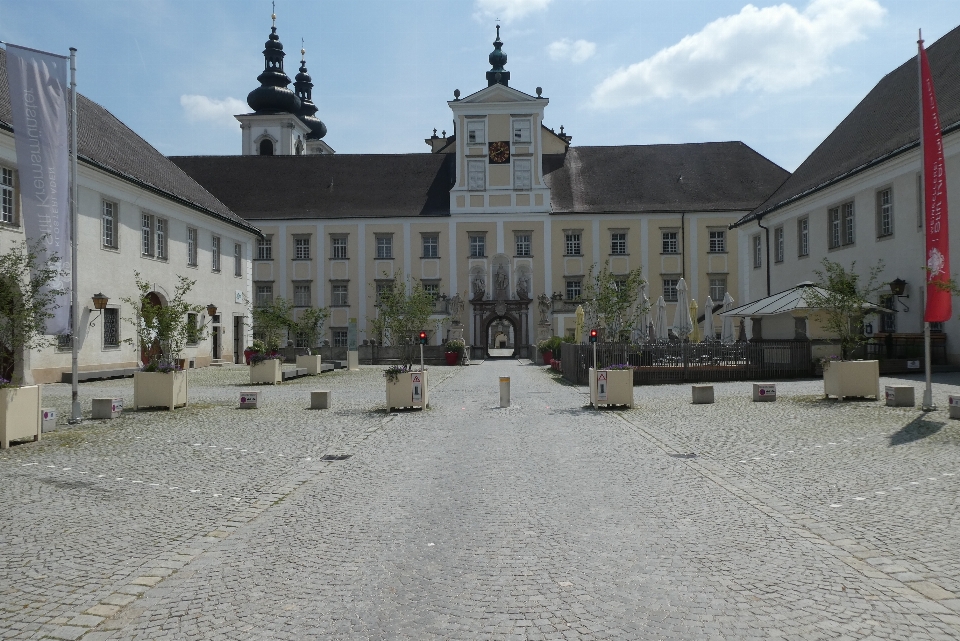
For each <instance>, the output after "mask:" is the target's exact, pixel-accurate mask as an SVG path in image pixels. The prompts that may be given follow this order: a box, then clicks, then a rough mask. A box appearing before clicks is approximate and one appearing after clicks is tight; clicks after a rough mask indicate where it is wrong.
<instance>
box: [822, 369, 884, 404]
mask: <svg viewBox="0 0 960 641" xmlns="http://www.w3.org/2000/svg"><path fill="white" fill-rule="evenodd" d="M823 395H824V396H826V397H827V398H829V397H831V396H836V397H837V399H838V400H841V401H842V400H843V399H844V398H846V397H848V396H872V397H873V398H876V399H879V398H880V363H879V361H829V362H827V363H826V364H825V365H824V366H823Z"/></svg>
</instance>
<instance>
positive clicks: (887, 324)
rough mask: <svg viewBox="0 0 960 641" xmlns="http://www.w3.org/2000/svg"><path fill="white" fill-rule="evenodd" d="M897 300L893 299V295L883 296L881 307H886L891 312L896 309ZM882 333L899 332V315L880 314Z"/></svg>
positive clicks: (881, 297)
mask: <svg viewBox="0 0 960 641" xmlns="http://www.w3.org/2000/svg"><path fill="white" fill-rule="evenodd" d="M895 300H896V299H895V298H894V297H893V294H883V295H881V296H880V307H885V308H887V309H889V310H893V309H894V307H893V306H894V301H895ZM880 331H881V332H889V333H891V334H892V333H894V332H896V331H897V315H896V314H880Z"/></svg>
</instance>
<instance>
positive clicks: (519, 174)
mask: <svg viewBox="0 0 960 641" xmlns="http://www.w3.org/2000/svg"><path fill="white" fill-rule="evenodd" d="M532 187H533V163H532V162H531V161H530V160H527V159H525V158H518V159H517V160H514V161H513V188H514V189H531V188H532Z"/></svg>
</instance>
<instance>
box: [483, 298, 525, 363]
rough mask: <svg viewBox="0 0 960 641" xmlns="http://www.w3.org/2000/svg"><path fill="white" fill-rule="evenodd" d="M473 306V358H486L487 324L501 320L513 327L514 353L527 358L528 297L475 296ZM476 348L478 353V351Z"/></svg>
mask: <svg viewBox="0 0 960 641" xmlns="http://www.w3.org/2000/svg"><path fill="white" fill-rule="evenodd" d="M470 304H471V305H472V306H473V340H472V341H471V344H472V345H473V348H474V350H476V351H475V352H474V354H473V358H488V357H489V349H490V346H491V341H490V328H491V327H493V326H495V323H503V324H505V325H510V326H511V327H512V328H513V357H514V358H529V357H530V354H529V350H530V335H529V334H530V330H529V327H528V324H529V315H530V312H529V309H530V301H529V300H496V301H494V300H474V301H470ZM477 352H479V353H477Z"/></svg>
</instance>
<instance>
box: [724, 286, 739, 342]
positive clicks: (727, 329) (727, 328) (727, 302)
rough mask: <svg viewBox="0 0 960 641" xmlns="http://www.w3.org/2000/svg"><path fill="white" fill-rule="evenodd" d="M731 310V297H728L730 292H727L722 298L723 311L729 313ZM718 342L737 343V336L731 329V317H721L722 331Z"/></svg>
mask: <svg viewBox="0 0 960 641" xmlns="http://www.w3.org/2000/svg"><path fill="white" fill-rule="evenodd" d="M731 309H733V296H731V295H730V292H727V293H726V295H724V297H723V311H724V312H729V311H730V310H731ZM720 342H721V343H736V342H737V334H736V332H735V331H734V329H733V316H724V317H723V329H721V331H720Z"/></svg>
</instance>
